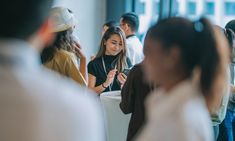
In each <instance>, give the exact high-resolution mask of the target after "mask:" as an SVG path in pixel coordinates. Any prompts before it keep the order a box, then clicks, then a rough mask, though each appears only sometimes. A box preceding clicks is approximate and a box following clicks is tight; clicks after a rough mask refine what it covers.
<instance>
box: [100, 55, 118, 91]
mask: <svg viewBox="0 0 235 141" xmlns="http://www.w3.org/2000/svg"><path fill="white" fill-rule="evenodd" d="M102 64H103V68H104V72H105V74H106V77H108V73H107V69H106V66H105V62H104V57H102ZM115 68H116V65H115ZM112 87H113V82H112V83H111V84H110V85H109V91H112Z"/></svg>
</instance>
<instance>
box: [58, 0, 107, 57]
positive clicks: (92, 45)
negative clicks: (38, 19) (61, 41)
mask: <svg viewBox="0 0 235 141" xmlns="http://www.w3.org/2000/svg"><path fill="white" fill-rule="evenodd" d="M54 6H63V7H67V8H69V9H71V10H72V11H73V12H74V13H75V16H76V18H77V19H78V20H77V21H78V25H77V30H76V35H77V36H78V38H79V40H80V43H81V45H82V47H83V51H84V53H85V54H86V56H87V59H88V60H90V56H91V55H94V54H96V52H97V50H98V47H99V42H100V39H101V30H102V25H103V23H104V22H105V17H106V0H56V1H55V4H54Z"/></svg>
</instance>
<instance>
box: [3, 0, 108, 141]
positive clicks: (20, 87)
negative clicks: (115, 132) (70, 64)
mask: <svg viewBox="0 0 235 141" xmlns="http://www.w3.org/2000/svg"><path fill="white" fill-rule="evenodd" d="M12 3H14V5H13V4H12ZM25 3H27V4H28V5H27V6H25ZM51 5H52V1H48V0H21V1H17V0H2V1H0V16H1V17H2V20H3V21H5V22H1V23H0V78H1V79H0V90H1V91H0V106H1V107H0V112H1V117H0V125H1V126H0V140H1V141H42V140H43V141H78V140H82V141H103V140H104V133H103V121H102V119H101V118H102V115H101V111H100V106H99V104H98V103H97V101H96V100H95V98H94V97H93V96H92V94H91V93H90V92H89V91H87V90H86V89H84V88H79V86H77V85H76V84H73V82H70V81H69V80H66V79H60V78H58V77H57V76H55V74H52V73H51V72H48V71H47V70H46V69H44V68H43V67H42V66H41V64H40V61H39V60H40V59H39V58H40V57H39V50H40V49H42V47H43V46H45V45H46V44H48V43H49V41H50V39H52V38H53V37H52V36H51V33H50V29H51V26H50V25H51V24H49V21H46V18H47V15H48V13H49V10H50V8H51ZM6 11H7V12H6ZM15 20H16V21H17V22H12V21H15ZM22 29H23V30H22ZM37 49H38V50H37Z"/></svg>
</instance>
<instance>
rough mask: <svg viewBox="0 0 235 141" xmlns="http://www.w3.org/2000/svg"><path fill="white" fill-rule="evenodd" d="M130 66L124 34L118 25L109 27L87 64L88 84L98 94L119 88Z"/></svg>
mask: <svg viewBox="0 0 235 141" xmlns="http://www.w3.org/2000/svg"><path fill="white" fill-rule="evenodd" d="M130 67H131V63H130V61H129V59H128V58H127V57H126V40H125V35H124V33H123V31H122V30H121V29H120V28H119V27H111V28H109V29H108V30H107V31H106V32H105V34H104V35H103V37H102V40H101V44H100V49H99V52H98V53H97V55H96V58H95V59H94V60H92V61H91V62H90V63H89V64H88V86H89V87H90V88H91V89H93V90H94V91H95V92H96V93H98V94H100V93H102V92H107V91H114V90H120V89H121V87H122V85H123V84H124V83H125V80H126V74H125V70H126V69H128V68H130Z"/></svg>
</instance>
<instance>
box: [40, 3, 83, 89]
mask: <svg viewBox="0 0 235 141" xmlns="http://www.w3.org/2000/svg"><path fill="white" fill-rule="evenodd" d="M51 19H52V22H53V25H52V26H53V29H52V32H53V33H56V38H55V41H54V43H53V44H52V45H50V46H49V47H47V48H45V49H44V50H43V51H42V54H41V60H42V63H43V64H44V66H45V67H46V68H49V69H51V70H54V71H56V72H58V73H59V74H61V75H62V76H67V77H69V78H71V79H73V80H74V81H76V82H78V83H79V84H81V85H87V82H86V75H87V74H86V57H85V55H84V54H83V52H82V51H81V47H80V45H79V43H78V42H76V41H75V38H74V36H73V35H72V33H73V30H74V28H75V26H76V21H75V17H74V15H73V13H72V11H71V10H69V9H67V8H63V7H55V8H52V10H51ZM77 57H79V58H80V67H79V66H78V58H77Z"/></svg>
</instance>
